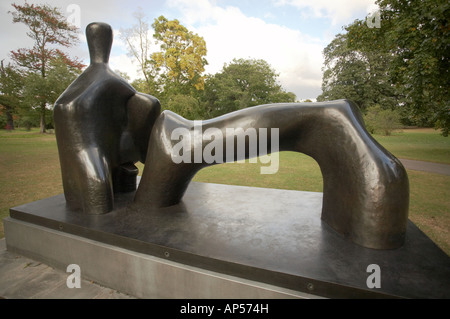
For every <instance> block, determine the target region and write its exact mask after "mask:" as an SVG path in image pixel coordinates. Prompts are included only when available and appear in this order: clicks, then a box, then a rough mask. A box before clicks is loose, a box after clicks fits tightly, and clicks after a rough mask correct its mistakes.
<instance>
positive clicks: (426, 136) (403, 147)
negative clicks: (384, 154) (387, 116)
mask: <svg viewBox="0 0 450 319" xmlns="http://www.w3.org/2000/svg"><path fill="white" fill-rule="evenodd" d="M374 137H375V138H376V139H377V141H378V142H380V144H381V145H383V146H384V147H385V148H387V149H388V150H389V151H390V152H391V153H392V154H394V155H395V156H397V157H398V158H404V159H412V160H419V161H429V162H435V163H444V164H450V138H447V137H443V136H442V135H440V133H439V132H438V131H436V130H434V129H428V128H427V129H405V130H401V131H397V132H394V133H393V134H392V135H391V136H382V135H374Z"/></svg>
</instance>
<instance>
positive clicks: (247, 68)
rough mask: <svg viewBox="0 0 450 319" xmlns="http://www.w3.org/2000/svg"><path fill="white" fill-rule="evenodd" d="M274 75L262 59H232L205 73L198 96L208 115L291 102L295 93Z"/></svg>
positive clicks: (272, 70) (273, 71)
mask: <svg viewBox="0 0 450 319" xmlns="http://www.w3.org/2000/svg"><path fill="white" fill-rule="evenodd" d="M277 78H278V74H277V73H276V72H275V70H274V69H273V68H272V67H271V66H270V65H269V64H268V63H267V62H266V61H264V60H257V59H234V60H233V61H232V62H231V63H229V64H225V66H224V67H223V69H222V71H221V72H219V73H217V74H215V75H212V76H209V77H208V79H207V80H206V83H205V91H204V92H203V94H202V96H201V98H200V99H201V101H202V103H203V104H204V105H205V108H206V110H207V112H208V114H209V116H219V115H222V114H225V113H228V112H232V111H235V110H239V109H243V108H246V107H249V106H255V105H260V104H268V103H281V102H294V101H295V99H296V97H295V94H293V93H291V92H289V93H288V92H285V91H284V90H283V88H282V87H281V85H280V84H279V83H278V80H277Z"/></svg>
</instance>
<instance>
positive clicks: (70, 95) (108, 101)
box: [54, 23, 161, 214]
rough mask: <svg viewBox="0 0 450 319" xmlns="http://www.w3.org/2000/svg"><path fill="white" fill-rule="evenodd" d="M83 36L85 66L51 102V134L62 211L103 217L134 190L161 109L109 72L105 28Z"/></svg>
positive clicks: (107, 28) (109, 38)
mask: <svg viewBox="0 0 450 319" xmlns="http://www.w3.org/2000/svg"><path fill="white" fill-rule="evenodd" d="M86 36H87V40H88V45H89V53H90V57H91V64H90V65H89V67H88V68H87V69H86V70H85V71H84V72H83V73H82V74H81V75H80V76H79V77H78V78H77V79H76V80H75V81H74V82H73V83H72V84H71V85H70V86H69V87H68V88H67V89H66V91H65V92H64V93H63V94H62V95H61V96H60V97H59V99H58V100H57V101H56V103H55V109H54V119H55V129H56V130H55V131H56V139H57V142H58V149H59V155H60V163H61V170H62V178H63V187H64V194H65V196H66V201H67V204H68V206H69V207H71V208H81V209H83V211H85V212H86V213H89V214H103V213H107V212H109V211H111V210H112V209H113V207H114V192H127V191H132V190H135V189H136V176H137V174H138V172H137V168H136V167H135V166H134V163H135V162H137V161H142V162H145V156H146V152H147V144H148V139H149V136H150V132H151V128H152V125H153V122H154V121H155V120H156V118H157V117H158V115H159V113H160V111H161V108H160V105H159V101H158V100H157V99H156V98H154V97H152V96H150V95H146V94H142V93H138V92H136V90H135V89H134V88H133V87H132V86H131V85H129V84H128V83H127V82H126V81H125V80H123V79H122V78H120V77H119V76H118V75H116V74H115V73H114V72H112V70H111V69H110V68H109V66H108V61H109V54H110V50H111V45H112V40H113V35H112V29H111V27H110V26H109V25H107V24H105V23H91V24H90V25H88V26H87V28H86Z"/></svg>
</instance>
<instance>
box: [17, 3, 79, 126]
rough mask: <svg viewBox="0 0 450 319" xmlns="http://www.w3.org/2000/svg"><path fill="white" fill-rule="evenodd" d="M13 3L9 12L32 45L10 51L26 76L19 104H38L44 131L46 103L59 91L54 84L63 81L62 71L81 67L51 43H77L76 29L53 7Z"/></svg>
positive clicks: (59, 44)
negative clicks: (12, 8) (25, 27)
mask: <svg viewBox="0 0 450 319" xmlns="http://www.w3.org/2000/svg"><path fill="white" fill-rule="evenodd" d="M12 6H13V7H14V9H15V11H13V12H9V13H11V14H12V17H13V22H14V23H23V24H25V25H26V26H27V27H28V29H29V32H27V36H28V37H30V38H31V39H32V40H33V41H34V45H33V47H32V48H31V49H29V48H21V49H18V50H16V51H11V57H12V59H13V61H14V62H15V64H16V65H17V66H18V67H20V68H21V69H22V72H23V73H24V76H25V77H26V79H25V86H24V88H25V90H26V91H25V92H24V94H23V95H24V101H23V102H24V103H22V105H21V106H22V108H28V113H33V112H32V111H33V108H35V107H36V106H38V107H39V116H40V127H41V132H45V128H46V118H47V107H48V105H49V104H53V102H54V101H55V100H56V98H57V96H56V97H55V95H57V94H58V93H59V94H60V93H61V92H62V91H60V90H58V89H55V88H59V86H60V85H64V84H65V83H66V82H65V79H66V73H64V71H65V70H67V69H69V70H81V69H82V68H83V67H84V65H83V64H81V63H80V62H79V61H78V60H77V59H71V58H69V57H68V56H67V54H65V53H64V52H62V51H61V50H60V49H57V48H55V47H54V46H62V47H69V46H71V45H74V44H76V43H77V41H78V35H77V29H76V28H75V27H73V26H71V25H70V24H68V22H67V21H66V18H65V16H64V15H63V14H62V13H61V12H60V10H59V9H58V8H56V7H51V6H49V5H35V4H29V3H27V2H25V3H24V4H23V5H17V4H12ZM61 64H64V65H66V66H67V67H63V66H61ZM58 65H59V66H58ZM50 73H51V74H50ZM69 73H70V72H69Z"/></svg>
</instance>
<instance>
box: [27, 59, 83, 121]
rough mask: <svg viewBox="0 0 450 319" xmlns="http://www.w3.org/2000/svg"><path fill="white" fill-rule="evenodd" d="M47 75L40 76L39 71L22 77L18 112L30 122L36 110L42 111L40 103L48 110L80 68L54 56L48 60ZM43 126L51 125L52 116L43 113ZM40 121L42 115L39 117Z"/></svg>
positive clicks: (78, 72)
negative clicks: (22, 84) (22, 86)
mask: <svg viewBox="0 0 450 319" xmlns="http://www.w3.org/2000/svg"><path fill="white" fill-rule="evenodd" d="M46 72H47V75H46V77H45V78H42V77H41V75H40V74H39V73H29V74H28V76H26V77H25V78H24V89H23V96H22V103H21V109H20V111H19V113H20V114H21V115H22V116H23V117H25V118H27V119H28V122H32V121H31V120H30V118H32V117H33V116H34V115H35V114H36V111H37V110H39V113H40V115H42V111H41V109H40V107H39V106H40V105H45V107H46V109H48V110H50V108H51V106H52V105H53V102H54V101H56V100H57V99H58V97H59V96H60V95H61V94H62V93H63V92H64V90H65V89H66V88H67V87H68V86H69V85H70V84H71V83H72V82H73V81H74V80H75V79H76V78H77V76H78V75H79V74H80V73H81V70H80V69H79V68H78V67H76V66H71V65H70V64H68V63H67V62H66V60H65V59H64V57H59V58H54V59H52V60H51V61H50V62H49V65H48V67H47V70H46ZM45 116H46V118H45V123H46V125H45V128H47V127H53V125H52V122H53V116H51V114H48V112H46V113H45ZM41 123H42V117H41Z"/></svg>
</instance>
